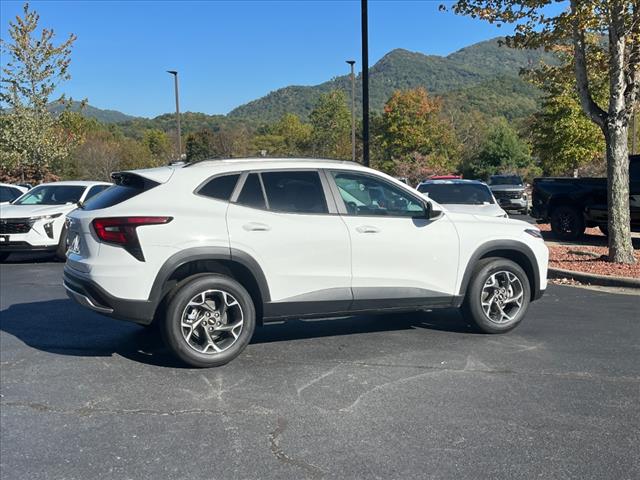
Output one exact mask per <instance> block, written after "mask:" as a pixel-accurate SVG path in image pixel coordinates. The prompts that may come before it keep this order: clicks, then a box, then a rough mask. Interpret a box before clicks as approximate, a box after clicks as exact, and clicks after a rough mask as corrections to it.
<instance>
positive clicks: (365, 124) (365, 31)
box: [360, 0, 369, 167]
mask: <svg viewBox="0 0 640 480" xmlns="http://www.w3.org/2000/svg"><path fill="white" fill-rule="evenodd" d="M360 7H361V20H362V163H363V164H364V166H365V167H368V166H369V25H368V23H369V20H368V16H367V0H360Z"/></svg>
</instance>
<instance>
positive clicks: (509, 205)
mask: <svg viewBox="0 0 640 480" xmlns="http://www.w3.org/2000/svg"><path fill="white" fill-rule="evenodd" d="M496 200H498V204H499V205H500V207H502V208H503V209H505V210H522V211H524V210H527V209H528V208H529V203H528V202H527V200H525V199H523V198H497V199H496Z"/></svg>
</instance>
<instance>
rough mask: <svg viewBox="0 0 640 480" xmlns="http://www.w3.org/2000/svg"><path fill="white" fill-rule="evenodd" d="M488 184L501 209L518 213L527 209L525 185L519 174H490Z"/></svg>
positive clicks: (527, 200) (527, 196)
mask: <svg viewBox="0 0 640 480" xmlns="http://www.w3.org/2000/svg"><path fill="white" fill-rule="evenodd" d="M488 184H489V188H490V189H491V191H492V192H493V196H494V197H496V200H497V201H498V203H499V204H500V206H501V207H502V208H503V209H505V210H511V211H517V212H518V213H527V212H528V211H529V195H528V194H527V187H526V185H525V183H524V182H523V181H522V177H520V176H519V175H491V177H489V181H488Z"/></svg>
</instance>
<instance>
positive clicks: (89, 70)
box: [0, 0, 511, 116]
mask: <svg viewBox="0 0 640 480" xmlns="http://www.w3.org/2000/svg"><path fill="white" fill-rule="evenodd" d="M441 3H446V2H442V1H422V2H419V1H413V2H411V1H370V2H369V62H370V65H373V64H374V63H375V62H376V61H377V60H378V59H380V57H382V56H383V55H384V54H385V53H387V52H388V51H390V50H392V49H394V48H405V49H408V50H413V51H419V52H423V53H428V54H436V55H447V54H449V53H451V52H453V51H455V50H457V49H459V48H462V47H464V46H467V45H469V44H472V43H475V42H478V41H481V40H485V39H488V38H492V37H495V36H498V35H504V34H506V33H509V32H510V31H511V29H510V27H502V28H498V27H496V26H492V25H489V24H487V23H485V22H482V21H478V20H473V19H470V18H466V17H460V16H456V15H453V14H451V13H443V12H440V11H439V10H438V6H439V5H440V4H441ZM31 7H32V8H34V9H35V10H37V11H38V12H39V13H40V18H41V25H44V26H47V27H50V28H53V29H54V30H55V32H56V34H57V35H58V37H59V38H60V39H62V38H66V37H67V36H68V34H69V33H71V32H73V33H74V34H76V35H77V37H78V40H77V41H76V43H75V46H74V49H73V54H72V64H71V68H70V72H71V74H72V79H71V80H70V81H68V82H67V83H65V84H64V86H63V88H62V91H64V93H66V94H67V95H70V96H72V97H73V98H75V99H82V98H88V100H89V103H90V104H91V105H94V106H96V107H99V108H109V109H114V110H120V111H122V112H124V113H128V114H131V115H139V116H155V115H159V114H161V113H164V112H171V111H173V109H174V103H173V101H174V100H173V90H172V88H173V83H172V78H171V76H170V75H169V74H167V73H165V70H167V69H175V70H178V71H179V72H180V83H181V85H180V87H181V88H180V95H181V102H180V103H181V110H183V111H199V112H205V113H209V114H213V113H227V112H228V111H230V110H232V109H233V108H234V107H236V106H238V105H241V104H243V103H245V102H247V101H250V100H253V99H255V98H258V97H260V96H263V95H265V94H267V93H268V92H270V91H272V90H275V89H277V88H280V87H284V86H287V85H291V84H297V85H313V84H317V83H321V82H323V81H325V80H328V79H329V78H331V77H334V76H338V75H343V74H345V73H347V71H348V65H346V64H345V63H344V61H345V60H346V59H348V58H353V59H355V60H356V61H357V63H356V68H358V65H359V64H360V59H361V57H360V2H359V1H349V0H344V1H328V0H327V1H293V0H292V1H279V2H275V1H274V2H272V1H266V0H265V1H236V2H224V1H199V2H196V1H182V2H176V1H142V2H137V1H130V2H121V1H104V2H98V1H91V2H83V1H46V2H43V1H32V2H31ZM21 9H22V2H14V1H4V0H2V1H0V19H1V22H0V36H1V37H2V38H3V39H6V38H7V31H8V23H9V21H10V20H11V19H13V18H14V17H15V15H16V14H18V13H20V12H21ZM2 63H4V59H2ZM358 70H359V69H358Z"/></svg>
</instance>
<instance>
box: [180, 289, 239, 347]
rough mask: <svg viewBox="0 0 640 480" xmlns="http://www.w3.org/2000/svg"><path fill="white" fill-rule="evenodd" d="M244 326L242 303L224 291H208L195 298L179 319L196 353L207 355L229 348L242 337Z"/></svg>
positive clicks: (186, 339)
mask: <svg viewBox="0 0 640 480" xmlns="http://www.w3.org/2000/svg"><path fill="white" fill-rule="evenodd" d="M216 307H217V308H216ZM217 323H221V325H216V324H217ZM243 324H244V316H243V311H242V307H241V305H240V303H239V302H238V301H237V300H236V298H235V297H234V296H233V295H232V294H230V293H228V292H226V291H223V290H206V291H204V292H201V293H198V294H197V295H195V296H194V297H193V298H192V299H191V301H190V302H189V303H188V304H187V306H186V307H185V309H184V311H183V314H182V317H181V319H180V328H181V331H182V337H183V339H184V341H185V342H186V343H187V344H188V345H189V347H191V348H192V349H194V350H196V351H197V352H199V353H204V354H208V355H217V354H219V353H220V352H223V351H225V350H227V349H228V348H230V347H231V346H232V345H233V344H234V343H235V342H236V340H237V339H238V338H239V337H240V334H241V333H242V329H243Z"/></svg>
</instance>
